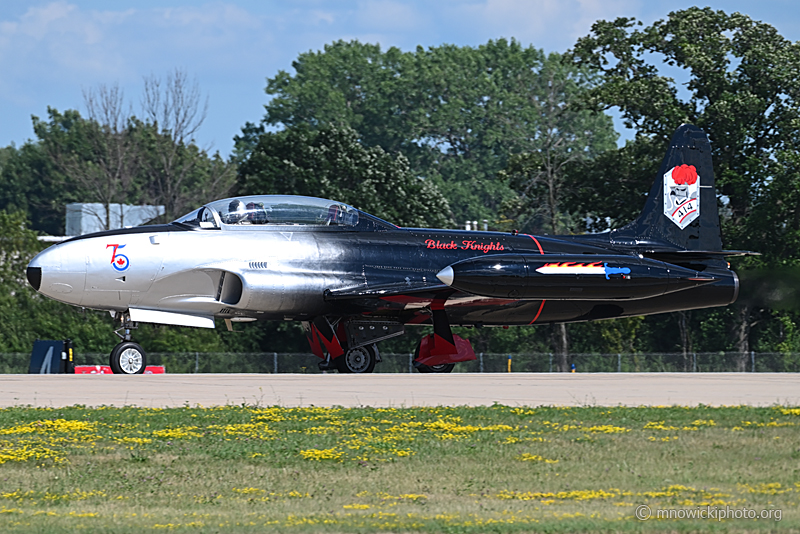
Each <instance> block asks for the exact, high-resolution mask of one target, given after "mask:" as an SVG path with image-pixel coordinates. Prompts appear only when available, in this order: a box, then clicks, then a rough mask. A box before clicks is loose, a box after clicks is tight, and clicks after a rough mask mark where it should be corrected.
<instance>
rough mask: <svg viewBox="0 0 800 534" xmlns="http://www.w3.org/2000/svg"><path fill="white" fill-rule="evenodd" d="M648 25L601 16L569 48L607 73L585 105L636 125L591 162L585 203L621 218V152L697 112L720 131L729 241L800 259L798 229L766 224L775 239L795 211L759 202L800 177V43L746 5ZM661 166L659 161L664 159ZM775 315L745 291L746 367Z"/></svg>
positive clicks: (662, 140)
mask: <svg viewBox="0 0 800 534" xmlns="http://www.w3.org/2000/svg"><path fill="white" fill-rule="evenodd" d="M640 26H641V23H637V22H636V21H635V20H634V19H629V18H619V19H616V20H615V21H611V22H609V21H598V22H596V23H595V24H594V25H593V26H592V33H591V34H590V35H588V36H586V37H584V38H581V39H579V40H578V43H577V44H576V46H575V49H574V51H573V53H572V57H573V59H574V61H575V62H576V64H578V65H582V66H587V67H589V68H592V69H596V70H598V71H599V72H601V73H602V76H603V81H602V83H600V84H598V85H597V86H596V87H594V88H591V89H590V90H589V91H588V92H587V93H586V94H585V95H584V102H585V105H586V106H587V107H588V108H589V109H592V110H596V111H598V110H603V109H609V108H611V107H615V106H616V107H618V108H619V109H620V111H621V113H622V116H623V118H624V121H625V123H626V125H627V126H628V127H629V128H634V129H636V131H637V136H636V139H635V140H634V141H633V142H631V143H629V144H628V145H627V146H626V147H625V148H624V149H621V150H620V151H618V153H617V155H618V157H614V155H609V156H608V157H604V158H597V159H596V160H595V161H593V162H590V165H589V166H590V167H593V168H592V169H590V170H589V171H588V172H587V174H588V175H590V176H595V177H597V176H598V175H601V176H604V177H605V179H604V180H597V181H595V182H594V183H592V185H591V186H590V187H587V188H586V189H585V190H584V199H583V203H584V205H589V204H591V205H593V206H595V210H594V212H595V214H596V217H595V221H606V220H610V221H612V223H613V222H614V221H616V220H617V218H618V213H620V211H624V210H620V209H618V208H619V204H620V202H624V201H626V200H627V199H628V198H630V195H629V194H628V193H627V192H626V191H625V190H624V189H625V187H623V188H622V189H623V191H622V193H623V194H621V195H620V196H619V197H616V198H615V193H616V192H617V191H619V189H620V187H619V185H620V182H623V185H624V182H626V181H627V178H628V177H629V175H630V174H629V172H628V171H627V170H623V171H622V173H621V174H622V180H617V176H618V175H619V173H617V170H618V169H620V168H622V167H623V166H624V165H621V164H620V163H622V164H624V163H625V162H626V161H629V160H630V159H631V156H632V155H637V156H639V155H645V154H647V153H648V152H651V153H653V149H654V147H658V146H662V147H664V146H667V143H668V142H669V137H670V135H671V133H672V132H673V131H674V129H675V128H676V127H678V126H679V125H680V124H681V123H686V122H688V123H693V124H696V125H698V126H700V127H701V128H703V129H704V130H705V131H706V132H707V133H708V134H709V136H710V138H711V140H712V145H711V146H712V151H713V152H712V158H713V160H714V165H715V170H716V177H717V186H718V191H719V192H720V194H721V197H720V200H721V203H722V204H723V206H724V210H723V215H724V216H723V218H722V219H723V220H722V223H723V230H724V235H725V238H726V245H727V246H728V247H729V248H753V249H756V250H761V249H762V248H763V250H764V252H766V253H767V254H766V255H765V257H763V258H762V259H761V260H752V259H750V260H748V261H747V262H739V265H745V266H747V265H750V266H752V265H757V264H759V263H761V264H774V263H782V262H786V261H788V260H791V261H794V257H790V256H789V255H790V254H794V251H793V246H794V245H793V243H791V240H789V243H788V244H787V246H786V247H783V245H778V246H776V247H773V246H772V245H771V244H770V243H765V241H764V239H765V236H766V235H768V236H769V238H768V239H767V241H772V242H774V241H775V240H774V237H773V236H775V235H781V234H783V233H788V234H789V235H791V234H792V232H793V231H794V229H793V227H794V226H796V225H795V224H794V221H793V220H792V219H791V218H789V219H788V220H787V219H783V218H782V216H783V215H787V214H788V212H787V209H786V206H779V209H778V210H776V211H779V212H781V213H780V214H776V216H775V217H766V218H765V217H756V216H755V213H757V212H759V211H763V210H767V211H769V210H770V209H774V207H775V204H774V203H773V204H771V205H770V204H768V203H765V200H766V199H770V201H771V202H778V201H779V199H780V198H784V197H783V196H782V195H783V193H781V192H779V190H780V189H781V188H783V189H784V193H785V190H786V187H787V184H792V183H794V182H793V180H794V178H792V176H791V171H790V170H789V169H790V168H791V166H792V163H791V158H790V157H789V156H790V155H791V154H793V153H794V154H796V153H797V149H798V137H797V131H798V128H797V126H798V124H800V99H799V98H798V97H800V86H798V84H797V83H796V77H797V72H798V70H800V43H792V42H790V41H788V40H786V39H785V38H783V37H782V36H781V35H780V34H779V33H778V32H777V31H776V30H775V28H773V27H772V26H770V25H768V24H765V23H762V22H757V21H753V20H752V19H750V18H749V17H747V16H746V15H742V14H740V13H734V14H731V15H729V14H726V13H724V12H722V11H714V10H712V9H710V8H703V9H700V8H689V9H686V10H681V11H676V12H673V13H670V15H669V17H668V18H667V19H665V20H660V21H657V22H655V23H654V24H652V25H651V26H648V27H644V28H640ZM670 74H674V75H677V76H680V77H682V78H684V79H687V80H688V81H686V82H685V83H683V84H681V83H680V82H681V81H683V80H679V81H676V80H675V79H674V78H673V77H672V76H670ZM661 154H663V150H662V151H661ZM653 155H655V154H654V153H653ZM658 159H660V156H658V158H656V161H657V160H658ZM653 165H654V167H651V169H653V171H654V170H655V165H657V163H655V162H654V163H653ZM789 187H791V185H790V186H789ZM645 190H646V189H645ZM773 191H774V192H773ZM604 199H607V200H609V201H606V202H603V200H604ZM606 218H609V219H606ZM777 249H780V250H777ZM703 315H704V314H697V316H703ZM768 319H769V313H766V312H764V313H762V312H759V311H758V310H757V309H756V308H755V307H754V306H753V304H752V303H751V302H748V301H747V300H742V301H741V302H740V304H739V305H738V308H737V310H736V312H735V313H733V317H732V318H730V321H731V322H729V323H728V325H729V326H730V327H731V330H732V331H733V340H734V345H735V347H736V350H738V351H739V353H740V354H741V355H742V358H740V361H739V368H740V369H741V370H743V369H744V366H745V364H746V359H745V358H746V355H747V353H748V352H749V350H750V346H751V343H750V337H751V329H752V327H753V326H755V325H756V324H758V323H759V322H760V321H761V320H768ZM695 328H697V325H695Z"/></svg>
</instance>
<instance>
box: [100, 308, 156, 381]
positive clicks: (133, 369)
mask: <svg viewBox="0 0 800 534" xmlns="http://www.w3.org/2000/svg"><path fill="white" fill-rule="evenodd" d="M116 318H117V319H119V321H120V323H121V326H120V327H119V328H118V329H116V330H115V331H114V333H115V334H116V335H117V336H118V337H119V338H120V340H121V342H120V343H118V344H117V346H116V347H114V350H112V351H111V357H110V359H109V365H110V366H111V370H112V371H113V372H114V374H116V375H140V374H142V373H144V369H145V367H147V355H146V354H145V352H144V349H143V348H142V347H141V345H139V344H138V343H134V342H133V341H131V330H135V329H136V323H134V322H133V321H131V316H130V315H128V314H127V313H118V314H117V317H116Z"/></svg>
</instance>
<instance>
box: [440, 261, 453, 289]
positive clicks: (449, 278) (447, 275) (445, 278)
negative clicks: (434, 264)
mask: <svg viewBox="0 0 800 534" xmlns="http://www.w3.org/2000/svg"><path fill="white" fill-rule="evenodd" d="M436 278H438V279H439V280H441V281H442V283H444V284H447V285H448V286H450V285H453V278H454V274H453V268H452V267H450V266H449V265H448V266H447V267H445V268H444V269H442V270H441V271H439V273H438V274H437V275H436Z"/></svg>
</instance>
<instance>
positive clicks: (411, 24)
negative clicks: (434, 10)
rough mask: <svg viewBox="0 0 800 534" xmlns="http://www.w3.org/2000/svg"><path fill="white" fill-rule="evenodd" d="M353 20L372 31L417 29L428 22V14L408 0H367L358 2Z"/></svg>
mask: <svg viewBox="0 0 800 534" xmlns="http://www.w3.org/2000/svg"><path fill="white" fill-rule="evenodd" d="M354 22H356V23H357V24H358V25H359V26H361V27H362V28H365V29H366V28H368V29H369V30H370V31H371V32H373V33H381V32H398V31H419V29H420V28H421V27H423V26H427V25H428V24H429V22H430V14H429V13H421V12H419V11H417V9H416V7H415V6H414V5H412V4H409V3H408V2H396V1H392V0H367V1H363V2H360V3H359V4H358V8H357V9H356V11H355V21H354Z"/></svg>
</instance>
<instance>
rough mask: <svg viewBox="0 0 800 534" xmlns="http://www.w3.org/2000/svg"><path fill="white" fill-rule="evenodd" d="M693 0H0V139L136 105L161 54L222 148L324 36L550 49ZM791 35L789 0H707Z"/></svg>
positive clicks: (793, 10) (403, 44)
mask: <svg viewBox="0 0 800 534" xmlns="http://www.w3.org/2000/svg"><path fill="white" fill-rule="evenodd" d="M691 5H694V4H692V3H690V2H683V1H671V2H664V1H650V2H647V1H644V0H438V1H430V0H427V1H422V0H408V1H403V0H357V1H350V2H344V1H321V0H319V1H318V0H297V1H292V2H276V1H257V0H230V1H220V2H189V1H184V0H159V1H153V0H137V1H132V0H118V1H115V2H108V1H91V0H76V1H68V0H65V1H38V0H26V1H19V0H3V1H2V2H0V146H6V145H8V144H9V143H11V142H14V143H16V144H17V145H20V144H22V143H23V142H25V140H26V139H29V138H32V137H33V130H32V128H31V119H30V117H31V115H37V116H39V117H45V116H46V114H47V107H48V106H51V107H55V108H56V109H59V110H62V111H63V110H64V109H69V108H73V109H79V110H81V111H83V109H84V108H83V90H86V89H92V88H96V87H97V86H98V85H99V84H107V85H110V84H115V83H116V84H119V86H120V87H121V88H122V89H123V90H124V93H125V96H126V98H127V99H128V100H129V102H130V104H131V105H132V106H133V111H134V112H136V109H137V108H138V106H139V100H140V96H141V93H142V88H143V82H142V79H143V77H144V76H149V75H153V74H154V75H156V76H162V77H163V76H165V75H166V74H167V73H168V72H169V71H171V70H174V69H175V68H180V69H183V70H185V71H186V72H187V73H188V74H189V76H190V78H194V79H196V80H197V82H198V84H199V86H200V89H201V91H202V92H203V93H204V94H205V95H207V96H208V103H209V108H208V117H207V119H206V121H205V123H204V125H203V127H202V128H201V130H200V131H199V132H198V135H197V140H198V142H199V143H200V145H201V146H203V147H206V148H210V149H211V150H212V151H216V150H219V151H220V152H221V153H222V154H224V155H227V154H229V153H230V151H231V148H232V146H233V141H232V138H233V136H234V135H236V134H237V133H238V132H239V128H240V127H241V126H242V125H243V124H244V123H245V122H246V121H251V122H258V121H259V120H260V119H261V117H262V116H263V105H264V104H265V103H266V102H267V99H268V96H267V95H266V94H265V93H264V86H265V79H266V78H268V77H271V76H274V74H275V73H276V72H277V71H278V70H280V69H284V70H290V71H291V63H292V60H293V59H295V58H296V57H297V55H298V54H299V53H301V52H305V51H308V50H318V49H321V48H322V47H323V46H324V45H325V44H326V43H330V42H332V41H335V40H338V39H345V40H350V39H358V40H360V41H362V42H371V43H380V44H381V46H382V47H383V48H388V47H390V46H397V47H399V48H401V49H403V50H411V49H413V48H415V47H416V46H417V45H422V46H424V47H429V46H437V45H440V44H442V43H454V44H457V45H469V46H477V45H479V44H482V43H485V42H486V41H488V40H489V39H496V38H499V37H506V38H511V37H514V38H516V39H517V40H519V41H520V42H522V43H523V44H525V45H528V44H531V45H533V46H536V47H537V48H543V49H545V50H546V51H556V52H563V51H565V50H567V49H568V48H569V47H570V46H572V45H573V44H574V42H575V40H576V39H577V38H578V37H581V36H583V35H586V34H587V33H588V32H589V29H590V27H591V24H592V23H593V22H594V21H595V20H597V19H601V18H603V19H613V18H615V17H618V16H627V17H635V18H638V19H639V20H641V21H643V22H644V23H646V24H647V23H651V22H653V21H655V20H658V19H660V18H664V17H665V16H666V15H667V14H668V13H669V12H670V11H673V10H677V9H681V8H685V7H689V6H691ZM706 5H709V6H711V7H712V8H714V9H722V10H725V11H727V12H734V11H740V12H742V13H745V14H747V15H749V16H751V17H752V18H754V19H756V20H761V21H764V22H767V23H769V24H772V25H773V26H775V27H776V28H777V29H778V31H779V32H780V33H781V34H782V35H783V36H784V37H786V38H788V39H790V40H792V41H797V40H799V39H800V9H798V8H797V4H796V2H794V1H789V0H774V1H769V0H764V1H761V2H745V1H715V2H708V3H707V4H706Z"/></svg>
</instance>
